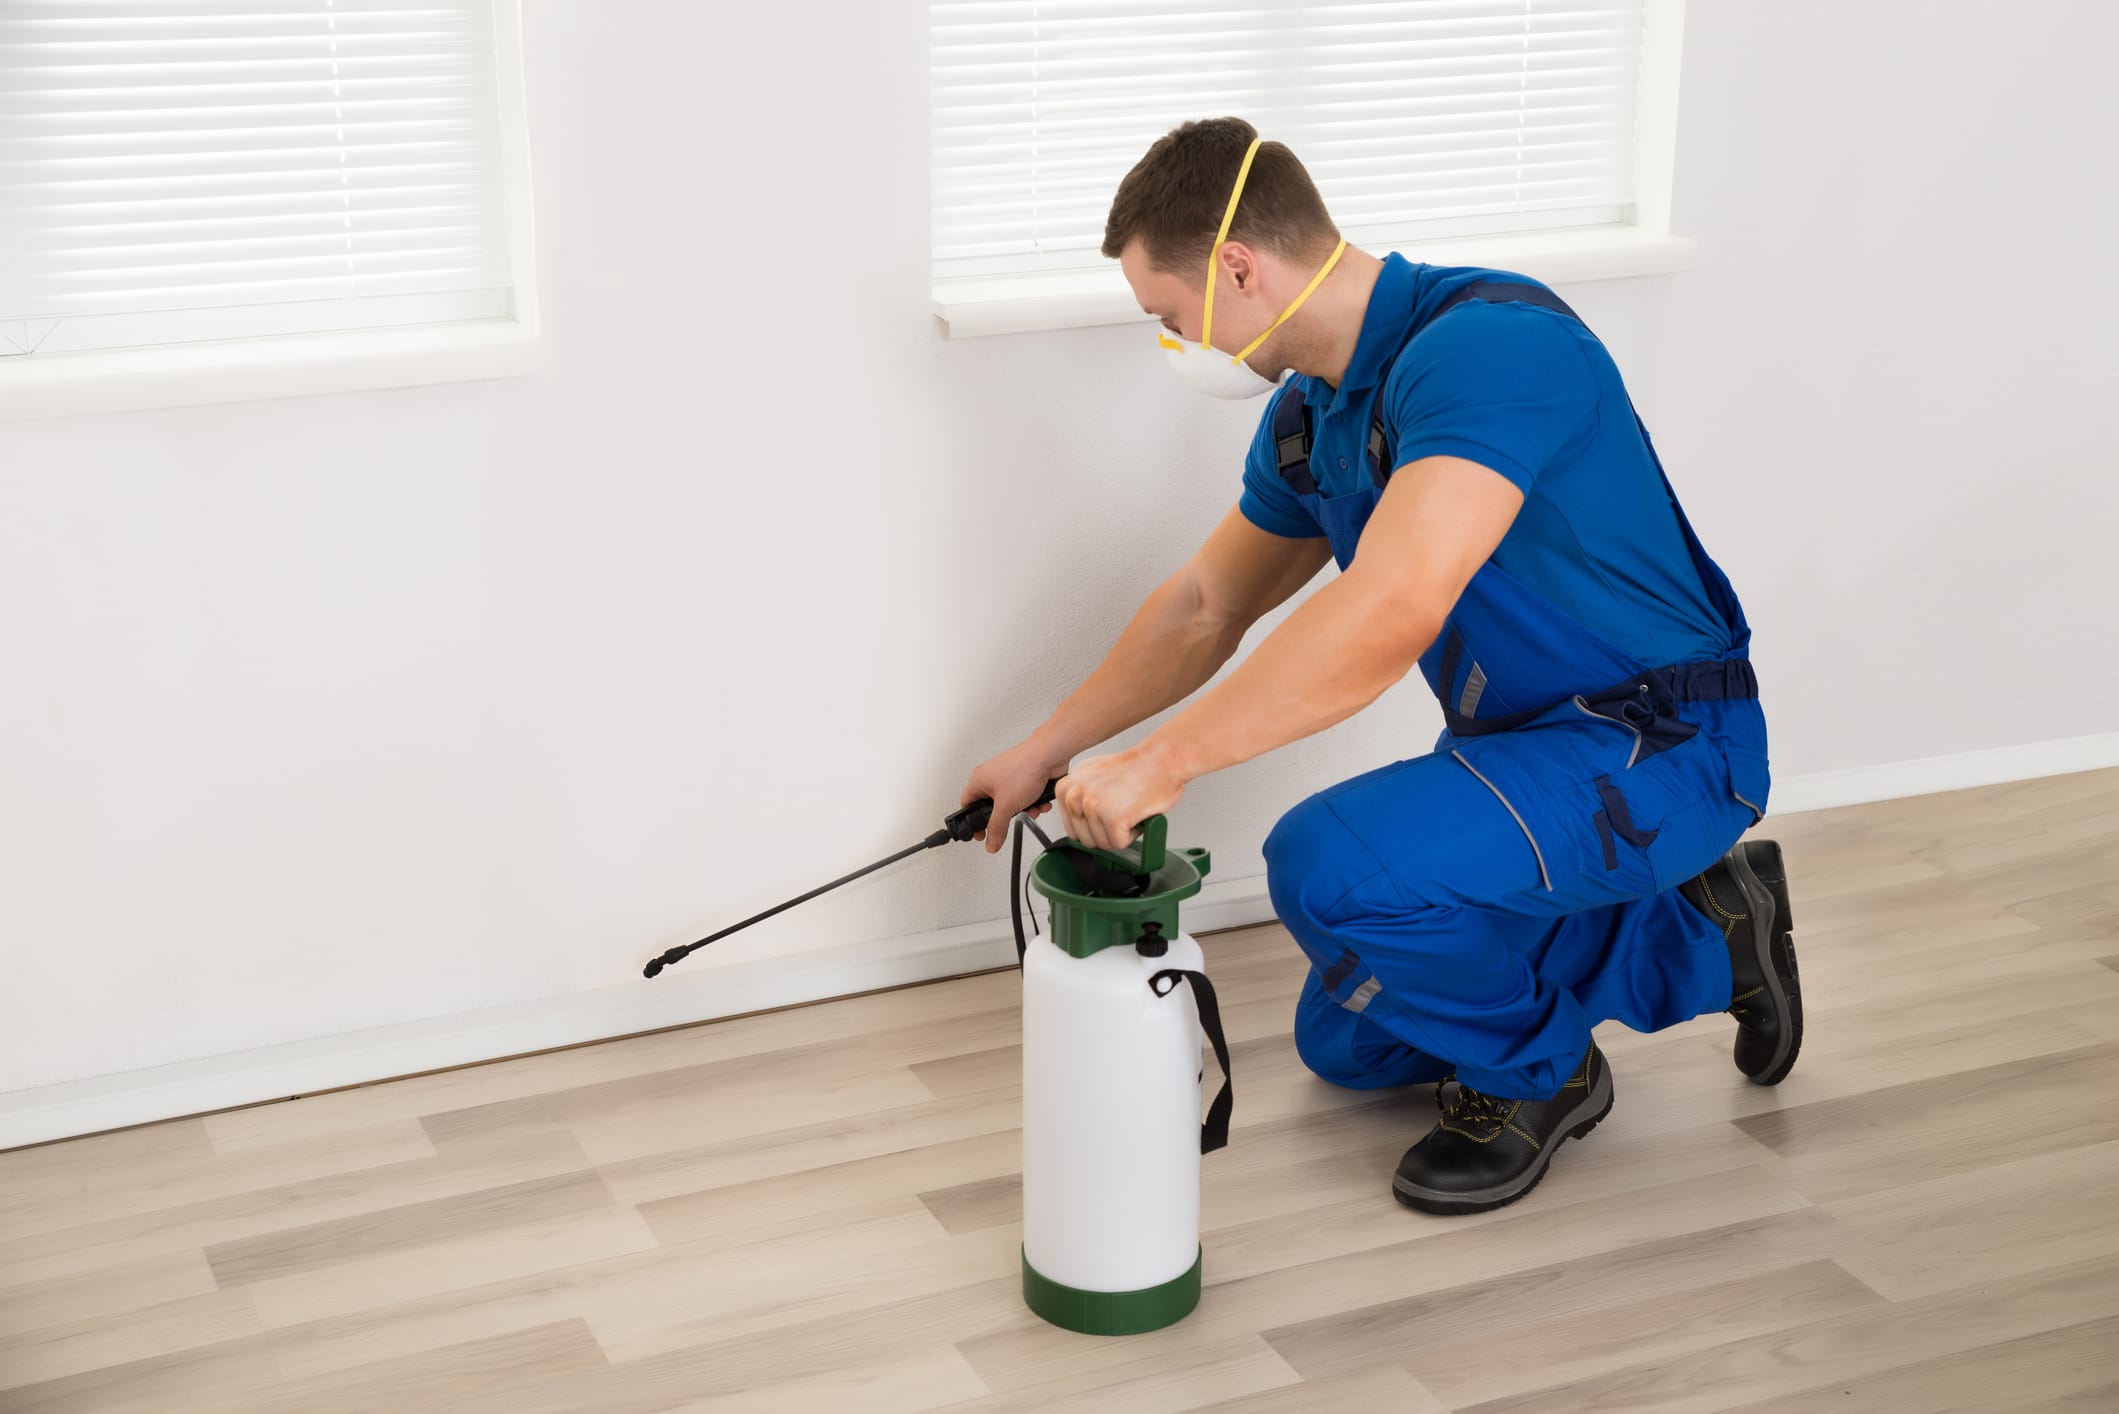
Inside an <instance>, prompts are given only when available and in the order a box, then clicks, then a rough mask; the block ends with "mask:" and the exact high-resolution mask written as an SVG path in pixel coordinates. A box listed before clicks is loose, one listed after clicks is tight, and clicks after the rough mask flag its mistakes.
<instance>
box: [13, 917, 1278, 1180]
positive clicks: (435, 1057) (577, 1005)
mask: <svg viewBox="0 0 2119 1414" xmlns="http://www.w3.org/2000/svg"><path fill="white" fill-rule="evenodd" d="M1040 912H1041V913H1042V909H1041V910H1040ZM1183 912H1184V926H1185V929H1186V931H1187V932H1192V933H1204V932H1209V931H1212V930H1215V929H1219V928H1234V927H1241V926H1244V925H1246V924H1252V923H1268V922H1271V921H1272V918H1273V909H1272V905H1271V904H1270V902H1269V901H1268V900H1267V898H1266V890H1265V877H1264V876H1263V875H1260V876H1257V877H1255V878H1250V879H1210V880H1208V881H1207V883H1206V886H1205V887H1204V888H1202V889H1201V891H1200V894H1199V896H1198V897H1197V898H1195V899H1193V900H1192V901H1190V902H1189V903H1188V904H1186V905H1185V907H1184V910H1183ZM1014 965H1015V937H1014V934H1013V932H1012V931H1011V930H1010V928H1009V925H1008V922H1007V920H1006V919H1002V920H999V921H997V922H986V923H971V924H965V925H962V926H959V927H955V928H944V929H941V930H939V931H937V932H932V933H920V934H912V935H909V936H906V937H902V938H889V939H885V940H883V941H881V942H874V943H863V944H859V945H848V946H840V947H830V948H818V949H815V950H813V951H808V952H799V953H794V954H792V955H787V956H781V957H771V958H755V959H751V960H749V961H745V962H738V963H723V964H718V965H717V964H715V963H714V961H713V960H712V956H711V954H710V953H703V954H701V955H700V956H699V957H697V958H695V959H693V960H691V961H689V962H686V963H684V964H682V965H680V966H678V967H675V968H672V969H671V970H670V971H668V972H665V973H663V974H662V975H661V976H660V977H658V978H657V979H655V980H654V981H653V982H648V981H645V980H643V981H639V982H633V983H628V984H625V985H621V986H616V987H602V988H598V989H596V990H594V991H589V992H577V993H574V994H571V995H568V996H563V997H549V998H545V999H543V1000H540V1001H534V1002H521V1003H517V1004H515V1005H512V1006H498V1007H488V1008H485V1009H482V1010H479V1011H471V1012H457V1013H455V1014H453V1015H449V1016H437V1017H430V1018H427V1019H426V1020H423V1021H410V1022H405V1023H403V1024H401V1025H396V1026H378V1027H375V1028H373V1029H370V1030H365V1031H348V1032H342V1033H340V1034H338V1035H335V1036H323V1037H319V1038H317V1039H316V1040H313V1041H297V1042H292V1043H289V1044H287V1045H281V1046H265V1047H261V1048H260V1049H257V1050H254V1051H236V1052H232V1053H230V1054H227V1055H219V1056H206V1057H203V1058H201V1059H199V1060H190V1061H179V1062H177V1063H175V1064H171V1065H160V1066H151V1067H149V1068H147V1069H145V1070H133V1071H123V1072H120V1073H118V1074H115V1075H99V1076H94V1077H92V1078H90V1079H87V1080H73V1081H67V1082H65V1083H63V1084H58V1085H46V1086H41V1087H38V1088H36V1089H32V1090H17V1091H14V1092H12V1093H7V1094H0V1149H11V1148H15V1147H18V1146H20V1145H23V1144H39V1143H43V1142H44V1141H46V1140H50V1139H63V1138H68V1137H70V1136H73V1135H79V1134H94V1133H98V1132H100V1131H102V1130H106V1129H120V1128H123V1127H125V1126H127V1125H134V1124H146V1123H148V1122H150V1121H153V1120H159V1119H173V1118H176V1117H177V1116H179V1115H194V1114H204V1113H206V1112H208V1111H210V1110H225V1109H229V1108H231V1107H233V1106H237V1105H251V1104H257V1103H260V1102H261V1101H266V1100H282V1099H286V1098H287V1097H289V1096H292V1095H308V1094H314V1093H315V1092H317V1091H319V1090H334V1089H338V1088H340V1087H343V1086H347V1085H363V1084H367V1083H369V1082H371V1081H376V1080H386V1079H389V1078H391V1077H393V1076H400V1075H415V1074H418V1073H419V1072H421V1071H428V1070H441V1069H445V1068H447V1067H449V1066H456V1065H469V1064H472V1063H474V1062H478V1061H489V1060H495V1059H498V1058H500V1057H502V1056H519V1055H524V1054H527V1053H528V1052H531V1051H542V1050H548V1049H550V1048H552V1047H554V1046H572V1045H578V1044H580V1043H581V1042H584V1041H602V1040H608V1039H610V1038H611V1037H614V1036H631V1035H635V1034H637V1033H639V1032H642V1031H655V1030H659V1029H661V1028H663V1027H667V1026H684V1025H688V1024H690V1023H692V1022H697V1021H714V1020H719V1019H721V1018H724V1017H731V1016H742V1015H745V1014H747V1013H750V1012H757V1011H769V1010H771V1009H773V1008H775V1007H785V1006H794V1005H797V1004H800V1003H802V1002H815V1001H823V1000H825V999H827V998H830V997H846V996H852V995H854V994H855V993H858V992H872V991H876V990H878V989H881V988H885V987H902V986H906V985H908V984H911V983H915V982H932V981H936V980H938V979H941V978H945V977H961V976H964V975H966V974H967V973H973V972H985V971H990V970H992V969H994V968H997V967H1012V966H1014Z"/></svg>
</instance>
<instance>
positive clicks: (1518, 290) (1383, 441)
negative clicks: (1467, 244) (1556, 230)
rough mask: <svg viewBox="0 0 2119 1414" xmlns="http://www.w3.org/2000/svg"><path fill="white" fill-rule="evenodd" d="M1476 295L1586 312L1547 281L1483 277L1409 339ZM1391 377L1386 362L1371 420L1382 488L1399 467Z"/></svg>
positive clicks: (1373, 458)
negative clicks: (1387, 404)
mask: <svg viewBox="0 0 2119 1414" xmlns="http://www.w3.org/2000/svg"><path fill="white" fill-rule="evenodd" d="M1475 299H1476V300H1485V301H1486V302H1487V303H1489V304H1504V303H1508V302H1511V301H1513V302H1515V303H1517V304H1529V305H1535V306H1537V307H1538V308H1539V309H1549V310H1552V311H1553V312H1554V313H1555V314H1564V315H1566V316H1567V317H1568V318H1569V319H1572V320H1574V321H1575V323H1577V324H1581V323H1582V316H1581V315H1579V314H1576V313H1575V312H1574V310H1573V309H1571V308H1569V307H1568V304H1567V301H1566V300H1563V299H1561V298H1560V297H1559V296H1558V295H1556V294H1554V293H1553V292H1552V291H1551V290H1548V289H1546V288H1545V287H1544V286H1543V285H1532V284H1526V283H1524V282H1522V281H1520V280H1479V281H1476V282H1474V283H1472V284H1469V285H1464V286H1461V287H1459V288H1457V289H1454V290H1451V291H1450V292H1449V294H1447V295H1446V296H1444V297H1443V300H1442V303H1440V304H1438V305H1436V306H1435V308H1434V309H1433V311H1431V312H1430V313H1429V314H1428V316H1427V318H1425V319H1423V320H1421V321H1420V322H1419V323H1417V324H1415V325H1414V326H1413V331H1412V333H1411V334H1408V335H1406V342H1407V343H1411V342H1412V340H1413V336H1414V335H1416V334H1418V333H1419V332H1420V331H1421V330H1422V329H1425V328H1426V327H1427V326H1428V325H1430V324H1432V323H1434V322H1435V321H1436V320H1437V319H1440V318H1441V317H1442V316H1443V315H1445V314H1447V313H1449V311H1451V310H1453V309H1455V308H1456V307H1457V306H1458V305H1460V304H1463V303H1464V302H1465V301H1466V300H1475ZM1583 327H1584V328H1587V327H1588V326H1587V325H1583ZM1393 362H1395V360H1393ZM1390 377H1391V364H1389V363H1386V364H1385V365H1384V366H1383V376H1382V377H1381V378H1379V379H1378V380H1377V382H1376V408H1375V413H1374V416H1373V418H1372V420H1371V421H1370V423H1369V477H1370V479H1372V480H1373V481H1374V482H1375V483H1376V487H1377V489H1378V490H1381V489H1382V488H1383V486H1384V484H1385V483H1386V482H1388V481H1389V480H1390V479H1391V473H1392V472H1393V471H1396V470H1397V469H1398V468H1397V465H1396V457H1395V454H1394V452H1393V450H1392V446H1391V429H1390V428H1389V427H1388V426H1387V425H1386V424H1385V423H1384V420H1383V389H1384V387H1385V386H1386V385H1387V384H1388V383H1389V382H1390Z"/></svg>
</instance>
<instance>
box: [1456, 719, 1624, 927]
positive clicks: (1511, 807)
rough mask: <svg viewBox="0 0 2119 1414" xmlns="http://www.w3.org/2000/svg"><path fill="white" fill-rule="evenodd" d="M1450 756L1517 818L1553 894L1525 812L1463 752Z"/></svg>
mask: <svg viewBox="0 0 2119 1414" xmlns="http://www.w3.org/2000/svg"><path fill="white" fill-rule="evenodd" d="M1590 715H1591V716H1594V715H1596V714H1595V713H1591V714H1590ZM1450 755H1452V756H1454V757H1456V758H1457V760H1458V762H1459V764H1461V765H1462V766H1463V767H1464V769H1465V770H1467V771H1469V772H1471V773H1472V774H1473V775H1475V776H1479V784H1480V785H1482V786H1485V787H1486V788H1487V789H1488V790H1490V791H1492V792H1493V793H1494V799H1495V800H1498V801H1500V802H1501V807H1502V808H1503V809H1504V810H1506V811H1507V812H1508V813H1509V814H1511V815H1513V816H1515V818H1516V828H1517V829H1519V830H1521V831H1522V832H1523V838H1524V839H1527V840H1529V841H1530V852H1531V857H1532V858H1534V859H1536V860H1537V861H1538V882H1539V883H1541V884H1543V885H1544V886H1545V892H1547V893H1551V892H1552V875H1550V874H1548V873H1546V872H1545V851H1544V850H1542V849H1539V848H1538V837H1537V836H1536V835H1534V834H1532V833H1531V832H1530V825H1529V824H1528V823H1526V822H1525V820H1524V819H1523V812H1522V811H1520V810H1518V809H1516V806H1515V802H1514V801H1512V800H1510V799H1509V798H1508V797H1507V796H1505V795H1503V794H1501V787H1499V786H1497V785H1495V784H1494V783H1493V782H1492V781H1490V780H1488V779H1486V777H1484V776H1480V775H1479V768H1478V767H1477V766H1474V765H1473V764H1472V763H1471V762H1469V761H1466V760H1465V759H1464V753H1463V752H1461V751H1455V750H1452V751H1451V752H1450Z"/></svg>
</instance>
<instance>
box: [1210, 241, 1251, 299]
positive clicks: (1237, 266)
mask: <svg viewBox="0 0 2119 1414" xmlns="http://www.w3.org/2000/svg"><path fill="white" fill-rule="evenodd" d="M1219 259H1220V260H1221V268H1222V270H1223V271H1224V272H1226V273H1227V275H1228V277H1229V283H1230V284H1231V285H1232V286H1234V287H1235V288H1236V289H1239V290H1242V291H1245V292H1246V293H1248V292H1249V291H1250V288H1251V284H1252V282H1253V281H1254V280H1256V279H1257V278H1258V261H1257V258H1256V257H1255V256H1253V255H1252V254H1251V248H1250V247H1249V246H1247V245H1245V244H1243V243H1242V242H1241V241H1225V242H1223V244H1222V247H1221V253H1220V256H1219Z"/></svg>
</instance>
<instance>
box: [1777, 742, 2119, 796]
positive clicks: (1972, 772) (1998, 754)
mask: <svg viewBox="0 0 2119 1414" xmlns="http://www.w3.org/2000/svg"><path fill="white" fill-rule="evenodd" d="M2108 766H2119V732H2105V733H2103V734H2101V735H2098V736H2076V737H2067V738H2065V739H2063V740H2060V741H2033V742H2027V743H2025V744H2024V745H2022V746H1997V747H1994V748H1993V749H1991V750H1988V751H1964V752H1959V753H1957V754H1956V755H1954V756H1927V757H1923V758H1921V759H1920V760H1918V761H1887V762H1885V763H1884V764H1883V765H1880V766H1855V767H1852V768H1850V769H1848V770H1844V771H1819V772H1816V773H1815V774H1812V775H1808V776H1793V777H1790V778H1789V779H1788V780H1786V781H1783V782H1776V783H1775V785H1774V787H1773V799H1772V800H1770V801H1769V802H1767V805H1768V807H1769V809H1770V811H1771V813H1772V814H1773V815H1795V814H1799V813H1801V812H1802V811H1805V810H1830V809H1832V808H1833V807H1834V806H1839V805H1865V804H1867V803H1869V802H1870V801H1876V800H1898V799H1901V798H1903V797H1905V796H1909V795H1934V794H1936V793H1938V792H1940V791H1946V790H1967V789H1969V788H1971V787H1973V786H1993V785H2000V784H2001V783H2002V782H2004V781H2029V780H2036V779H2037V778H2038V777H2040V776H2065V775H2072V774H2073V773H2075V772H2077V771H2098V770H2103V769H2104V768H2105V767H2108Z"/></svg>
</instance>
